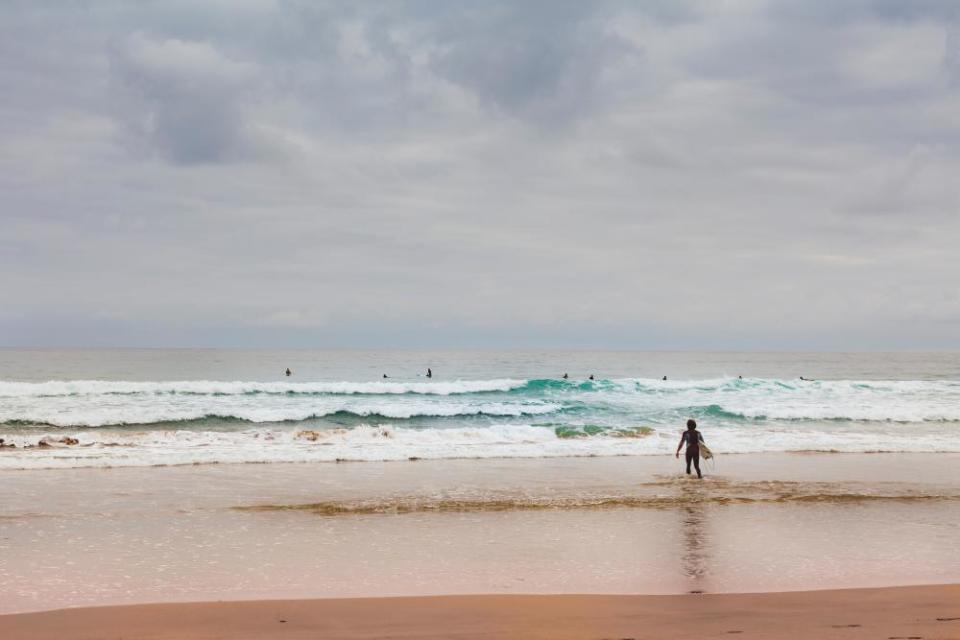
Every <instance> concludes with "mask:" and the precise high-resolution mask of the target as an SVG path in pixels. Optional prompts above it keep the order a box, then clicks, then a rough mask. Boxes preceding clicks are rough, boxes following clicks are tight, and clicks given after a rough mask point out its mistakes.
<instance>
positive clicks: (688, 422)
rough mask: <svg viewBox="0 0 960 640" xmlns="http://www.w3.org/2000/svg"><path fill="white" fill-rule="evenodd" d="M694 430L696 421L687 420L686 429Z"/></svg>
mask: <svg viewBox="0 0 960 640" xmlns="http://www.w3.org/2000/svg"><path fill="white" fill-rule="evenodd" d="M696 428H697V421H696V420H694V419H693V418H690V419H689V420H687V429H696Z"/></svg>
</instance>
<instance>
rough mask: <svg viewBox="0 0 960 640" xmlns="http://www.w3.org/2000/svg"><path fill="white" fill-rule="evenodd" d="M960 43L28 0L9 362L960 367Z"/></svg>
mask: <svg viewBox="0 0 960 640" xmlns="http://www.w3.org/2000/svg"><path fill="white" fill-rule="evenodd" d="M198 5H199V6H198ZM958 24H960V14H958V11H957V10H956V5H955V3H953V2H933V1H929V2H911V3H906V4H904V3H898V2H889V1H879V0H876V1H868V0H860V1H851V2H844V3H826V2H824V3H819V2H816V3H814V2H763V1H749V2H672V1H671V2H645V3H636V2H597V3H583V2H564V1H554V2H523V3H516V2H502V3H501V2H485V3H441V2H427V1H421V2H414V1H411V2H396V3H386V4H385V5H383V6H375V5H373V4H365V3H348V2H343V3H339V2H330V3H315V2H292V1H291V2H285V1H281V0H277V1H269V0H246V1H244V2H213V1H211V2H205V3H202V4H201V3H194V2H186V1H184V2H174V1H170V2H162V3H161V2H156V3H150V2H147V3H125V2H116V3H110V2H102V3H94V4H91V5H74V4H70V5H66V4H64V5H53V6H40V5H37V4H35V3H27V2H23V3H20V2H13V3H4V4H3V5H2V6H0V86H2V87H3V94H4V100H2V101H0V224H2V233H0V292H2V293H3V298H4V301H5V304H4V305H2V308H0V343H3V344H7V345H108V344H117V345H125V344H135V345H267V346H269V345H289V346H296V345H310V346H314V345H321V346H337V345H350V346H421V345H423V346H514V345H518V346H519V345H544V346H577V347H581V346H600V347H646V348H677V347H680V348H683V347H689V348H818V349H819V348H823V349H844V348H849V349H856V348H872V349H883V348H958V347H960V257H958V256H960V252H958V250H957V243H958V241H960V187H958V186H957V180H956V176H957V175H960V144H958V143H960V29H958Z"/></svg>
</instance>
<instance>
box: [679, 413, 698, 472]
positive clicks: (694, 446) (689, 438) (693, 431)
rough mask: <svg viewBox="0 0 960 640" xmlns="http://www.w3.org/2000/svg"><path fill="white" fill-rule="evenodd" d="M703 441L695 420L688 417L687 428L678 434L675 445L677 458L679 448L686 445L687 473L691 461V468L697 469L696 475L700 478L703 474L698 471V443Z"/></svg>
mask: <svg viewBox="0 0 960 640" xmlns="http://www.w3.org/2000/svg"><path fill="white" fill-rule="evenodd" d="M701 442H704V440H703V434H702V433H700V432H699V431H697V421H696V420H693V419H690V420H687V430H686V431H684V432H683V435H682V436H680V444H678V445H677V458H679V457H680V449H682V448H683V445H684V444H686V445H687V475H689V474H690V463H691V462H692V463H693V468H694V469H696V470H697V477H698V478H702V477H703V474H702V473H700V443H701Z"/></svg>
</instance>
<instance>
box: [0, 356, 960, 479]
mask: <svg viewBox="0 0 960 640" xmlns="http://www.w3.org/2000/svg"><path fill="white" fill-rule="evenodd" d="M287 368H290V369H291V370H292V375H290V376H289V377H288V376H286V375H285V370H286V369H287ZM428 368H430V369H431V370H432V372H433V377H431V378H427V377H426V376H425V373H426V371H427V369H428ZM564 374H566V375H567V378H564ZM384 375H386V376H388V377H386V378H384V377H383V376H384ZM591 376H593V379H591V378H590V377H591ZM801 376H802V377H803V378H805V379H803V380H802V379H801ZM688 418H694V419H695V420H697V421H698V423H699V424H700V428H701V431H702V432H703V433H704V435H705V437H706V438H707V442H708V443H709V444H710V445H711V447H712V449H713V450H714V451H715V452H717V454H718V456H722V455H726V454H739V453H755V452H799V451H806V452H849V453H867V452H958V451H960V440H958V439H957V438H955V437H954V434H955V433H956V432H957V427H958V425H960V353H930V354H922V353H869V354H865V353H856V354H839V353H696V352H589V351H355V350H246V349H242V350H241V349H236V350H209V349H103V350H23V349H4V350H0V438H3V439H4V440H5V441H6V443H7V444H8V445H9V444H13V445H16V446H15V447H7V448H4V449H0V468H2V469H41V468H71V467H126V466H165V465H185V464H190V465H195V464H213V463H289V462H336V461H388V460H409V459H460V458H490V459H497V458H544V457H551V458H563V457H580V456H649V455H664V454H670V453H672V452H673V451H674V450H675V448H676V445H677V440H678V436H679V433H680V432H681V431H682V429H683V427H684V423H685V422H686V420H687V419H688ZM41 441H43V442H45V443H46V446H38V445H40V443H41ZM74 442H75V443H74ZM68 443H70V444H68Z"/></svg>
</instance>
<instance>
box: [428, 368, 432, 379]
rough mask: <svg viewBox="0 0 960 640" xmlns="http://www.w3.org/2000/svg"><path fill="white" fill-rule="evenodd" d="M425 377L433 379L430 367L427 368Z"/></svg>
mask: <svg viewBox="0 0 960 640" xmlns="http://www.w3.org/2000/svg"><path fill="white" fill-rule="evenodd" d="M427 377H428V378H432V377H433V371H431V370H430V367H427Z"/></svg>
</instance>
